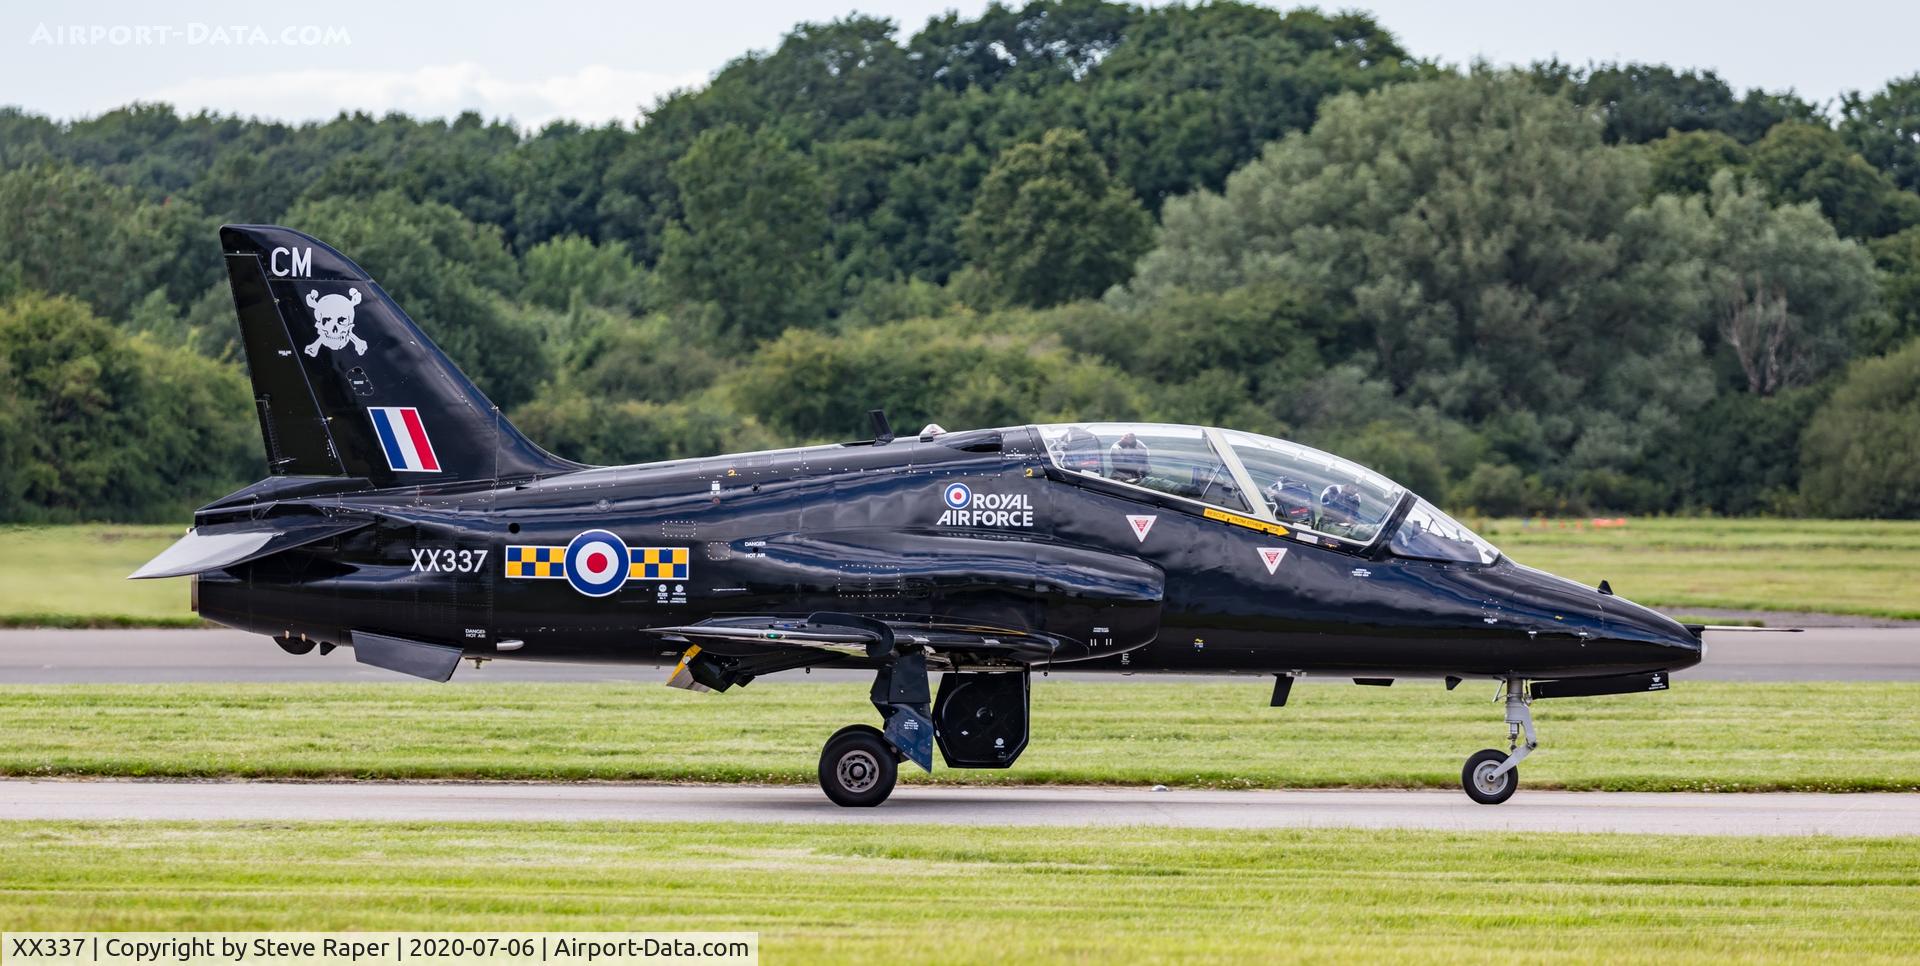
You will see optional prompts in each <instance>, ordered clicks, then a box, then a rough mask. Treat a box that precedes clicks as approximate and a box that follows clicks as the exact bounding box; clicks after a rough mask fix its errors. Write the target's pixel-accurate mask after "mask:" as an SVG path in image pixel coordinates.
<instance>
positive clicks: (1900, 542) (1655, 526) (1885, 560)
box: [1475, 517, 1920, 618]
mask: <svg viewBox="0 0 1920 966" xmlns="http://www.w3.org/2000/svg"><path fill="white" fill-rule="evenodd" d="M1475 528H1476V529H1478V530H1479V531H1480V533H1481V534H1482V535H1483V536H1485V537H1486V538H1487V539H1489V540H1492V541H1493V542H1494V544H1495V545H1497V546H1499V547H1500V549H1501V550H1503V551H1505V552H1506V553H1508V554H1509V555H1511V556H1512V557H1513V559H1515V560H1517V561H1519V562H1521V563H1524V564H1527V565H1529V566H1533V567H1539V568H1540V569H1542V570H1549V571H1552V572H1553V573H1556V574H1559V575H1561V576H1563V577H1568V578H1571V579H1574V580H1578V581H1581V582H1583V583H1588V584H1598V583H1599V582H1600V581H1601V580H1602V579H1603V578H1604V579H1606V580H1609V581H1611V582H1612V584H1613V589H1614V591H1615V592H1617V593H1619V594H1620V595H1621V596H1623V597H1626V598H1628V599H1630V600H1634V601H1638V602H1640V603H1642V604H1648V605H1651V606H1656V607H1667V608H1685V607H1725V608H1734V609H1740V610H1775V611H1818V612H1823V613H1830V614H1859V615H1863V616H1872V617H1900V618H1920V520H1754V519H1742V520H1727V519H1700V518H1646V517H1633V518H1630V519H1629V520H1628V521H1627V525H1626V526H1624V527H1619V528H1611V529H1594V528H1592V527H1590V526H1589V527H1583V528H1581V529H1578V530H1575V529H1571V528H1567V529H1562V528H1560V527H1558V526H1551V527H1546V528H1542V527H1540V526H1538V525H1537V524H1536V525H1534V526H1523V525H1522V523H1521V521H1518V520H1495V521H1490V522H1487V523H1484V524H1482V523H1476V524H1475Z"/></svg>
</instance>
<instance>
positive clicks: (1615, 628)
mask: <svg viewBox="0 0 1920 966" xmlns="http://www.w3.org/2000/svg"><path fill="white" fill-rule="evenodd" d="M1607 605H1608V606H1607V618H1606V619H1607V624H1608V630H1609V631H1611V632H1612V636H1615V637H1618V638H1620V639H1621V640H1626V641H1632V642H1634V643H1636V644H1640V645H1650V646H1652V647H1655V648H1659V649H1660V651H1661V653H1662V657H1663V658H1664V659H1665V660H1666V661H1667V662H1668V663H1667V665H1666V666H1667V669H1668V670H1678V669H1680V668H1684V667H1692V666H1694V665H1695V664H1698V663H1700V658H1701V657H1702V656H1703V655H1704V654H1705V652H1706V646H1705V645H1704V644H1702V643H1701V642H1700V638H1699V637H1696V636H1695V635H1694V633H1693V632H1692V631H1690V630H1687V629H1686V627H1685V626H1683V625H1682V624H1681V623H1680V622H1679V621H1676V620H1674V619H1673V618H1671V617H1668V616H1667V615H1665V614H1662V613H1660V612H1659V611H1657V610H1653V609H1651V608H1648V607H1642V606H1640V605H1639V604H1635V603H1633V602H1631V601H1625V600H1620V601H1618V603H1617V604H1616V603H1615V601H1614V600H1609V601H1608V602H1607Z"/></svg>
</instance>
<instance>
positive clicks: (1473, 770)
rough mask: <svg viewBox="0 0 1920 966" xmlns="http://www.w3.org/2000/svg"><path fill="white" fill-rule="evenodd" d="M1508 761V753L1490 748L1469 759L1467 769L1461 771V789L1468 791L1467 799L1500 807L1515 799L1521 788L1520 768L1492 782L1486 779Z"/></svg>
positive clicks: (1509, 770)
mask: <svg viewBox="0 0 1920 966" xmlns="http://www.w3.org/2000/svg"><path fill="white" fill-rule="evenodd" d="M1506 760H1507V753H1506V752H1504V751H1495V750H1493V749H1492V748H1488V749H1486V750H1485V751H1476V752H1474V753H1473V757H1471V758H1468V759H1467V767H1465V768H1462V769H1460V787H1461V788H1464V789H1466V790H1467V797H1468V798H1471V799H1473V800H1474V801H1476V802H1479V803H1480V804H1482V805H1498V804H1500V803H1501V802H1504V801H1506V800H1507V799H1509V798H1512V797H1513V793H1514V792H1515V791H1518V790H1519V788H1520V767H1519V766H1518V765H1516V766H1514V767H1512V768H1509V769H1507V772H1506V774H1504V775H1501V776H1500V777H1499V778H1497V779H1493V780H1491V781H1489V780H1487V779H1486V778H1485V777H1484V773H1485V772H1491V771H1492V770H1493V769H1495V768H1497V767H1499V766H1500V763H1501V762H1503V761H1506Z"/></svg>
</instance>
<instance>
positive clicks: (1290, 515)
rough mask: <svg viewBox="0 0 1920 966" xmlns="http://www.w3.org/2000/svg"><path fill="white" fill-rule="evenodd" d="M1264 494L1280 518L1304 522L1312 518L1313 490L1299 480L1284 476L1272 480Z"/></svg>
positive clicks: (1292, 521) (1293, 521)
mask: <svg viewBox="0 0 1920 966" xmlns="http://www.w3.org/2000/svg"><path fill="white" fill-rule="evenodd" d="M1266 496H1267V503H1268V504H1270V505H1272V507H1273V512H1274V515H1275V516H1278V517H1279V518H1280V519H1282V520H1286V521H1288V522H1291V523H1299V524H1306V523H1308V522H1310V521H1311V520H1312V519H1313V491H1312V490H1310V489H1308V488H1307V485H1306V484H1305V483H1302V482H1300V481H1299V480H1295V479H1289V478H1287V477H1284V476H1283V477H1281V478H1279V479H1277V480H1274V481H1273V485H1272V486H1269V487H1267V494H1266Z"/></svg>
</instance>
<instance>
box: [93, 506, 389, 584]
mask: <svg viewBox="0 0 1920 966" xmlns="http://www.w3.org/2000/svg"><path fill="white" fill-rule="evenodd" d="M372 522H373V521H371V520H368V519H350V518H322V517H290V518H278V519H271V518H270V519H265V520H243V521H241V522H239V523H218V524H211V525H208V526H203V527H194V528H193V529H191V530H188V531H187V535H186V536H184V537H181V538H180V539H179V540H178V541H175V543H174V545H173V546H171V547H168V548H167V549H165V550H162V551H161V552H160V555H159V556H157V557H155V558H153V559H152V560H149V561H147V562H146V563H145V564H144V565H143V566H141V568H140V569H139V570H136V571H134V572H133V573H131V574H128V575H127V578H128V579H129V580H147V579H150V578H153V577H185V576H187V575H188V574H203V573H206V572H207V571H210V570H219V569H221V568H224V567H232V566H234V565H236V564H243V563H246V562H247V561H249V560H258V559H260V558H261V557H267V556H271V555H273V554H276V553H279V552H281V551H283V550H292V549H293V548H295V547H303V546H306V545H307V544H310V543H313V542H314V541H316V540H325V539H326V538H328V537H333V536H338V535H340V534H343V533H352V532H353V531H355V530H358V529H360V528H361V527H364V526H367V525H368V524H370V523H372Z"/></svg>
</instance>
